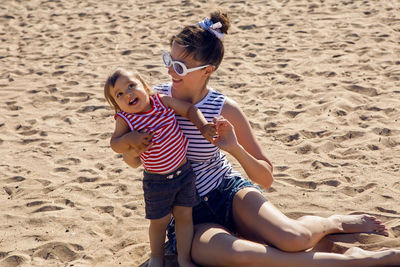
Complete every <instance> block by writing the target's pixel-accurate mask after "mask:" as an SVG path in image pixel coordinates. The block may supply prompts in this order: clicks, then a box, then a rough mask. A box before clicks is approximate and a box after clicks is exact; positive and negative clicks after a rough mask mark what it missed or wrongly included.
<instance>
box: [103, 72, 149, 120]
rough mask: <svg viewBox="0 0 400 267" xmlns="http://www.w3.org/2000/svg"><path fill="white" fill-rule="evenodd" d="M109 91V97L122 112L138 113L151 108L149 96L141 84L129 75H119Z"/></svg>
mask: <svg viewBox="0 0 400 267" xmlns="http://www.w3.org/2000/svg"><path fill="white" fill-rule="evenodd" d="M110 90H111V92H110V94H111V96H112V97H113V98H114V100H115V102H116V103H117V104H118V106H119V108H120V109H121V110H122V111H125V112H128V113H139V112H146V111H147V110H149V109H150V108H151V104H150V99H149V95H148V94H147V92H146V90H145V88H144V87H143V84H142V83H141V82H140V81H139V80H138V79H136V78H134V77H132V76H131V75H127V76H125V75H121V76H120V77H119V78H118V79H117V81H116V82H115V86H114V87H111V89H110Z"/></svg>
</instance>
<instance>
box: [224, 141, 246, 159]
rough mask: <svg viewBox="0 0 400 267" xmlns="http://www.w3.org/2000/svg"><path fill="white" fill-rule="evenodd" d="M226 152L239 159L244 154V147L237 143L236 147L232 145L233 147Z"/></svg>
mask: <svg viewBox="0 0 400 267" xmlns="http://www.w3.org/2000/svg"><path fill="white" fill-rule="evenodd" d="M226 151H227V152H229V154H231V155H232V156H234V157H237V156H238V155H239V154H241V153H242V152H243V147H242V146H241V145H240V144H239V143H235V144H234V145H232V147H229V148H228V149H226Z"/></svg>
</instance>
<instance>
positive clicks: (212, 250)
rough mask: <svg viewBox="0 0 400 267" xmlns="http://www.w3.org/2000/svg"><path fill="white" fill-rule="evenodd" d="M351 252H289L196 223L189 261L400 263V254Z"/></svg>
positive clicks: (326, 264) (208, 263) (228, 263)
mask: <svg viewBox="0 0 400 267" xmlns="http://www.w3.org/2000/svg"><path fill="white" fill-rule="evenodd" d="M364 252H365V251H363V250H359V251H350V252H349V253H348V254H345V255H341V254H335V253H323V252H296V253H288V252H283V251H280V250H278V249H275V248H272V247H268V246H265V245H262V244H260V243H256V242H252V241H249V240H244V239H239V238H237V237H235V236H233V235H231V234H230V233H229V232H228V231H227V230H226V229H224V228H223V227H222V226H219V225H216V224H199V225H196V226H195V235H194V239H193V244H192V258H193V261H194V262H195V263H197V264H201V265H204V266H246V267H253V266H254V267H258V266H269V267H275V266H276V267H280V266H296V267H297V266H298V267H302V266H305V267H313V266H324V267H330V266H334V267H341V266H343V267H347V266H365V267H368V266H386V265H389V266H396V264H398V263H399V262H400V251H396V250H388V251H382V252H366V253H367V254H363V253H364Z"/></svg>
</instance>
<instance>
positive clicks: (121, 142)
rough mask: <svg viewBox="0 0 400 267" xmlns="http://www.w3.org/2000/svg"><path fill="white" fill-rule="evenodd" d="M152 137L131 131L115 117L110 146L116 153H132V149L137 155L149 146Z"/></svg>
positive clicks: (122, 121)
mask: <svg viewBox="0 0 400 267" xmlns="http://www.w3.org/2000/svg"><path fill="white" fill-rule="evenodd" d="M152 137H153V134H152V133H142V132H136V131H131V129H130V128H129V126H128V125H127V124H126V122H125V121H124V120H123V119H122V118H120V117H117V119H116V123H115V130H114V133H113V135H112V136H111V141H110V146H111V148H112V149H113V150H114V151H115V152H117V153H126V152H128V151H130V152H132V151H131V150H132V149H133V150H134V151H135V152H136V153H137V155H139V154H140V153H142V152H144V151H146V150H147V149H148V148H149V147H150V146H151V138H152Z"/></svg>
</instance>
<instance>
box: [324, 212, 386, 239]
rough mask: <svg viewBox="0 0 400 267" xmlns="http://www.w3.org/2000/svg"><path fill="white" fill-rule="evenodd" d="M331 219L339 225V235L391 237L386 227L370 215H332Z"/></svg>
mask: <svg viewBox="0 0 400 267" xmlns="http://www.w3.org/2000/svg"><path fill="white" fill-rule="evenodd" d="M329 218H330V219H331V220H332V221H333V222H334V224H335V225H337V230H338V231H337V233H374V234H379V235H384V236H389V233H388V230H387V229H386V226H385V225H384V224H383V223H382V222H381V221H380V220H378V219H377V218H375V217H374V216H371V215H368V214H362V215H332V216H330V217H329Z"/></svg>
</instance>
